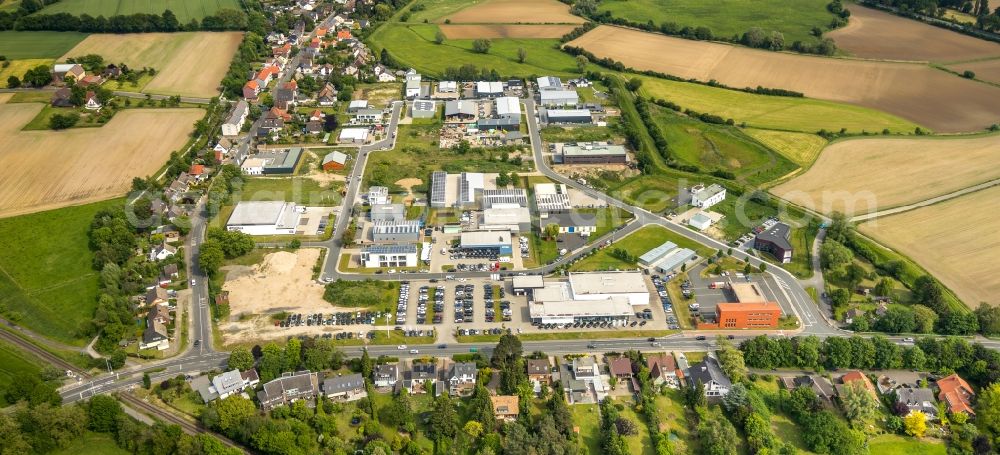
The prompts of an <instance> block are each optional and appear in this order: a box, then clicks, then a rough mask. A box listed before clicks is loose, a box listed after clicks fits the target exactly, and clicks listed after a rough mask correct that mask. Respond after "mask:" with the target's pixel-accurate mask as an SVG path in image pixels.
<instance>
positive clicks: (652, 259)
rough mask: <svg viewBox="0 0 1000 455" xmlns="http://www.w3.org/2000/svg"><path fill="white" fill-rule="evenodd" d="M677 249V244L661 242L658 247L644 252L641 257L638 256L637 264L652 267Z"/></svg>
mask: <svg viewBox="0 0 1000 455" xmlns="http://www.w3.org/2000/svg"><path fill="white" fill-rule="evenodd" d="M675 249H677V244H676V243H674V242H669V241H668V242H663V244H661V245H660V246H658V247H656V248H653V249H651V250H649V251H647V252H645V253H644V254H643V255H642V256H639V264H640V265H644V266H646V267H652V266H653V265H655V264H656V263H657V262H659V261H660V260H661V259H663V258H664V257H666V256H667V253H669V252H671V251H673V250H675Z"/></svg>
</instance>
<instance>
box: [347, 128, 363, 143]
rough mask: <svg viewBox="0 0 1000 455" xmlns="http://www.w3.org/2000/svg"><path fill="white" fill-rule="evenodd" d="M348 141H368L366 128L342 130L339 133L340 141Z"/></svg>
mask: <svg viewBox="0 0 1000 455" xmlns="http://www.w3.org/2000/svg"><path fill="white" fill-rule="evenodd" d="M346 139H350V140H352V141H354V140H358V139H361V140H366V139H368V128H344V129H343V130H342V131H341V132H340V140H342V141H343V140H346Z"/></svg>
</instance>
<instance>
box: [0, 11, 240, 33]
mask: <svg viewBox="0 0 1000 455" xmlns="http://www.w3.org/2000/svg"><path fill="white" fill-rule="evenodd" d="M247 26H248V22H247V15H246V13H244V12H243V11H239V10H235V9H230V8H223V9H220V10H219V11H217V12H216V13H215V14H213V15H209V16H205V17H204V18H202V19H201V22H200V23H199V22H198V20H196V19H193V18H192V19H191V21H189V22H188V23H187V24H181V23H180V22H179V21H178V20H177V15H176V14H174V12H173V11H171V10H169V9H167V10H164V11H163V13H161V14H148V13H135V14H127V15H126V14H119V15H114V16H110V17H104V16H97V17H94V16H91V15H89V14H81V15H79V16H74V15H72V14H70V13H54V14H44V12H42V13H36V14H30V15H27V14H24V11H23V10H19V11H15V12H0V30H21V31H41V30H48V31H57V32H69V31H75V32H84V33H149V32H179V31H197V30H208V31H222V30H246V29H247Z"/></svg>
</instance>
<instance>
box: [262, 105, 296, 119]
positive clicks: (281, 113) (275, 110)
mask: <svg viewBox="0 0 1000 455" xmlns="http://www.w3.org/2000/svg"><path fill="white" fill-rule="evenodd" d="M268 112H270V113H271V114H274V116H275V117H278V118H280V119H281V120H282V121H285V122H290V121H292V114H289V113H288V111H287V110H286V109H284V108H280V107H278V106H275V107H272V108H271V110H270V111H268Z"/></svg>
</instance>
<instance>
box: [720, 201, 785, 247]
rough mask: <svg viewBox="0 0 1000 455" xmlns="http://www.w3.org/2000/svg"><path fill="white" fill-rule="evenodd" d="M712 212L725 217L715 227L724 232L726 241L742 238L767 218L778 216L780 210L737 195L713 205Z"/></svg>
mask: <svg viewBox="0 0 1000 455" xmlns="http://www.w3.org/2000/svg"><path fill="white" fill-rule="evenodd" d="M710 211H712V212H717V213H721V214H722V215H723V216H724V218H723V219H722V220H720V221H719V222H718V223H715V224H714V225H713V227H714V228H717V229H720V230H721V231H722V236H723V238H724V240H725V241H732V240H736V239H738V238H740V236H741V235H743V234H746V233H747V232H749V231H750V230H751V229H753V228H754V227H755V226H758V225H760V223H762V222H763V221H764V220H765V219H766V218H767V217H770V216H775V215H777V214H778V209H776V208H774V207H771V206H769V205H764V204H760V203H757V202H755V201H753V200H750V199H749V198H745V197H744V198H740V197H738V196H736V195H729V196H727V197H726V200H724V201H722V202H720V203H718V204H716V205H713V206H712V208H711V209H710Z"/></svg>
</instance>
